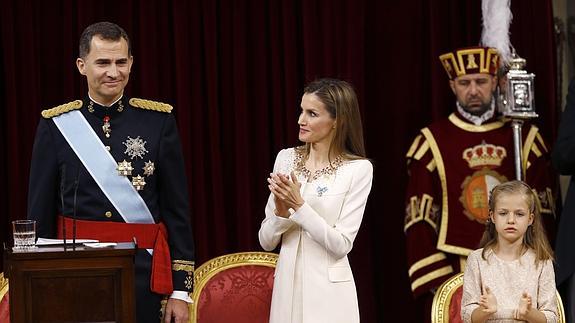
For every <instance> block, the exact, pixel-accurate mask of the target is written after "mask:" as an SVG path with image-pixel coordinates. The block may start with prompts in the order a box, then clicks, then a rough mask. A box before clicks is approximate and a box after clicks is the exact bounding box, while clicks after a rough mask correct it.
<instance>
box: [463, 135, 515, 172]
mask: <svg viewBox="0 0 575 323" xmlns="http://www.w3.org/2000/svg"><path fill="white" fill-rule="evenodd" d="M462 157H463V159H465V160H466V161H467V163H468V165H469V168H472V169H479V168H483V167H489V168H491V167H499V166H501V162H502V161H503V159H504V158H505V157H507V151H506V150H505V148H503V147H501V146H495V145H492V144H488V143H485V141H483V142H482V143H481V144H480V145H477V146H475V147H471V148H467V149H465V150H464V151H463V156H462Z"/></svg>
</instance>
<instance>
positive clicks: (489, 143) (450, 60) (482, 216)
mask: <svg viewBox="0 0 575 323" xmlns="http://www.w3.org/2000/svg"><path fill="white" fill-rule="evenodd" d="M498 60H499V56H498V54H497V51H496V50H495V49H493V48H487V47H471V48H464V49H459V50H455V51H453V52H449V53H446V54H444V55H441V56H440V61H441V63H442V64H443V66H444V68H445V70H446V71H447V74H448V76H449V79H450V86H451V89H452V90H453V93H454V94H455V96H456V97H457V102H456V105H457V109H456V111H455V112H453V113H452V114H451V115H450V116H449V117H448V118H447V119H444V120H439V121H437V122H434V123H432V124H431V125H429V126H428V127H426V128H423V129H421V131H420V133H419V134H418V135H417V136H416V138H415V140H414V141H413V144H412V145H411V147H410V148H409V150H408V152H407V156H406V157H407V163H408V171H409V182H408V188H407V194H406V201H405V206H406V208H405V210H406V214H405V223H404V231H405V234H406V240H407V258H408V266H409V277H410V280H411V289H412V291H413V293H414V295H415V297H416V298H418V300H419V301H420V302H422V303H427V304H426V305H425V307H426V311H425V312H426V314H425V318H426V320H429V317H430V312H428V310H430V305H431V304H430V303H431V298H432V295H433V294H432V293H433V292H434V290H435V289H436V288H437V287H439V285H441V283H442V282H444V281H445V280H446V279H447V278H449V277H450V276H452V275H454V274H456V273H459V272H460V271H463V269H464V267H465V260H466V258H467V255H468V254H469V253H470V252H471V251H473V250H474V249H476V248H478V244H479V241H480V240H481V236H482V234H483V232H484V229H485V223H486V221H488V218H489V214H488V198H489V192H490V190H491V188H493V187H494V186H495V185H497V184H499V183H502V182H506V181H508V180H513V179H515V177H514V174H515V167H514V158H513V152H514V150H513V131H512V128H511V127H510V125H509V121H508V120H506V119H504V118H498V117H497V116H496V109H495V108H496V102H495V99H494V97H493V92H494V91H495V88H496V84H497V77H496V76H495V75H496V72H497V70H498V67H499V65H498V63H499V62H498ZM547 149H548V147H547V145H546V143H545V141H544V140H543V138H542V136H541V134H540V133H539V131H538V128H537V127H536V126H534V125H528V126H525V131H524V132H523V147H522V152H523V154H522V155H523V159H522V164H523V166H524V167H523V170H524V178H525V179H526V182H528V183H529V184H530V185H531V186H532V187H533V188H534V189H535V190H536V193H537V196H538V197H539V199H538V201H537V203H538V204H539V205H540V206H541V211H542V214H543V218H544V219H545V222H546V227H547V229H548V230H551V231H554V230H553V229H554V219H555V214H554V208H553V205H554V198H553V197H554V194H553V192H552V190H551V188H552V187H554V186H553V185H552V178H551V175H550V174H551V172H550V168H549V166H550V164H549V154H548V150H547Z"/></svg>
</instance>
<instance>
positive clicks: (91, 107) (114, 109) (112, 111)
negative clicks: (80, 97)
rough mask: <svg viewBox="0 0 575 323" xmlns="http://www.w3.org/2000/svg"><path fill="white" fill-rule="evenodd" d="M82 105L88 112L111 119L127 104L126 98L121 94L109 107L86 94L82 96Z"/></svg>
mask: <svg viewBox="0 0 575 323" xmlns="http://www.w3.org/2000/svg"><path fill="white" fill-rule="evenodd" d="M83 106H84V107H85V108H86V110H87V111H88V113H91V114H93V115H94V116H96V117H98V118H103V117H105V116H108V117H110V118H112V119H113V118H114V116H118V115H119V114H121V113H122V112H123V111H124V110H125V109H126V107H127V106H128V98H127V97H126V96H125V95H123V96H122V97H121V98H120V100H118V101H117V102H116V103H114V104H112V105H111V106H110V107H106V106H103V105H100V104H99V103H96V102H95V101H93V100H92V99H90V97H89V96H86V97H85V98H84V104H83Z"/></svg>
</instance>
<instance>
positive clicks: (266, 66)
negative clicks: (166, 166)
mask: <svg viewBox="0 0 575 323" xmlns="http://www.w3.org/2000/svg"><path fill="white" fill-rule="evenodd" d="M480 6H481V4H480V1H479V0H473V1H461V0H439V1H437V0H409V1H375V0H374V1H369V0H353V1H351V0H349V1H344V0H315V1H305V0H294V1H287V0H285V1H279V0H278V1H267V0H253V1H239V0H238V1H231V0H230V1H223V0H221V1H213V0H196V1H175V0H173V1H167V0H163V1H152V0H143V1H136V0H133V1H128V0H126V1H118V0H113V1H108V0H99V1H92V0H83V1H76V0H50V1H32V0H12V1H10V0H1V1H0V8H1V10H0V44H1V46H2V51H0V134H1V135H0V136H1V137H0V180H1V181H2V182H1V184H0V185H2V186H3V188H4V189H3V190H2V191H3V193H2V194H0V206H1V209H0V240H2V241H6V242H9V241H10V224H9V223H10V221H11V220H13V219H18V218H24V217H25V214H26V195H27V183H28V168H29V164H30V155H31V149H32V143H33V137H34V133H35V127H36V124H37V122H38V119H39V117H40V111H41V110H42V109H46V108H50V107H53V106H56V105H59V104H62V103H65V102H69V101H71V100H74V99H78V98H81V97H83V96H84V95H86V91H87V90H86V86H85V81H84V80H83V79H82V78H81V77H80V75H79V74H78V72H77V70H76V67H75V64H74V62H75V59H76V57H77V46H78V38H79V35H80V33H81V32H82V30H83V29H84V28H85V27H86V26H87V25H89V24H90V23H93V22H96V21H100V20H109V21H113V22H116V23H118V24H119V25H121V26H123V27H124V28H125V29H126V31H127V32H128V34H129V35H130V37H131V40H132V43H133V50H134V58H135V64H134V67H133V70H132V75H131V81H130V85H129V87H128V89H127V94H128V95H129V96H137V97H143V98H147V99H153V100H159V101H163V102H167V103H170V104H172V105H174V106H175V114H176V117H177V120H178V125H179V130H180V134H181V138H182V142H183V146H184V153H185V161H186V165H187V169H186V171H187V176H188V182H189V187H190V201H191V206H192V214H191V219H192V224H193V228H194V239H195V242H196V246H197V263H198V264H201V263H202V262H204V261H205V260H207V259H209V258H212V257H215V256H218V255H222V254H224V253H231V252H236V251H246V250H260V247H259V244H258V242H257V231H258V228H259V224H260V222H261V220H262V219H263V217H264V214H263V209H264V205H265V201H266V199H267V195H268V191H267V185H266V177H267V174H268V173H269V171H270V170H271V168H272V165H273V160H274V158H275V154H276V153H277V152H278V151H279V150H280V149H281V148H283V147H287V146H293V145H297V144H298V142H297V131H298V127H297V122H296V121H297V115H298V110H299V101H300V98H301V94H302V88H303V86H304V84H305V83H306V82H308V81H310V80H312V79H314V78H316V77H325V76H329V77H335V78H341V79H345V80H347V81H349V82H351V83H352V84H354V85H355V87H356V89H357V92H358V95H359V101H360V105H361V108H362V114H363V120H364V127H365V134H366V144H367V150H368V155H369V157H370V158H372V159H373V161H374V163H375V179H374V183H373V189H372V193H371V197H370V200H369V202H368V206H367V210H366V213H365V217H364V222H363V224H362V228H361V230H360V233H359V235H358V238H357V240H356V242H355V246H354V250H353V251H352V253H351V254H350V258H351V261H352V266H353V269H354V272H355V277H356V282H357V286H358V293H359V298H360V307H361V315H362V320H363V321H364V322H398V321H399V322H414V321H415V320H416V319H415V317H414V315H413V311H411V310H410V307H411V306H412V305H413V303H412V302H413V301H412V299H411V294H410V290H409V282H408V278H407V268H406V264H405V255H404V243H403V240H404V238H403V218H404V208H405V207H404V203H403V199H404V196H403V194H404V193H403V191H404V188H405V184H406V176H407V175H406V171H405V161H404V159H403V156H404V155H405V152H406V150H407V148H408V147H409V144H410V143H411V140H412V138H413V137H414V136H415V134H416V133H417V131H418V129H419V128H421V127H423V126H425V125H426V124H428V123H430V122H431V121H433V120H436V119H438V118H443V117H446V116H447V115H448V114H449V112H450V111H452V109H453V106H454V98H453V96H452V94H451V93H450V90H449V88H448V85H447V77H446V74H445V72H444V71H443V69H442V67H441V65H440V64H439V61H438V58H437V57H438V55H440V54H442V53H443V52H445V51H448V50H451V49H453V48H456V47H463V46H470V45H476V44H478V41H479V38H480V32H481V11H480ZM512 11H513V13H514V20H513V23H512V27H511V40H512V43H513V45H514V46H515V48H516V49H517V51H518V53H519V54H520V55H522V56H523V57H525V58H526V59H527V61H528V64H529V65H528V69H529V70H530V71H531V72H534V73H536V75H537V79H536V80H537V81H536V87H537V97H536V104H537V108H538V112H539V114H540V115H541V118H540V119H539V120H538V122H539V124H540V126H542V128H543V133H544V135H546V136H547V139H548V140H552V139H554V135H555V129H556V125H557V118H558V114H557V112H556V106H555V102H554V91H555V81H554V80H555V71H554V66H555V59H554V57H555V56H554V52H555V50H554V44H553V30H552V8H551V2H550V1H543V0H522V1H513V2H512Z"/></svg>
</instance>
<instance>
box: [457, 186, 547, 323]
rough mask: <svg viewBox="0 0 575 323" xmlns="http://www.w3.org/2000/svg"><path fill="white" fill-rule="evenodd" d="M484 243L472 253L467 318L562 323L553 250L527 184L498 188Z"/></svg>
mask: <svg viewBox="0 0 575 323" xmlns="http://www.w3.org/2000/svg"><path fill="white" fill-rule="evenodd" d="M481 246H482V247H483V248H482V249H478V250H475V251H473V252H472V253H471V254H470V255H469V257H468V258H467V266H466V268H465V274H464V276H463V297H462V300H461V316H462V318H463V321H464V322H474V323H476V322H486V321H489V322H515V321H516V320H520V321H527V322H557V317H558V316H557V303H556V298H555V274H554V272H553V264H552V261H553V252H552V251H551V247H550V246H549V242H548V241H547V237H546V235H545V231H544V229H543V225H542V221H541V217H540V213H539V209H538V207H537V205H536V200H535V196H534V193H533V191H532V190H531V188H530V187H529V186H528V185H527V184H525V183H523V182H521V181H511V182H507V183H503V184H499V185H497V186H496V187H495V188H493V190H492V191H491V197H490V199H489V219H488V223H487V226H486V229H485V232H484V234H483V238H482V239H481Z"/></svg>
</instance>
